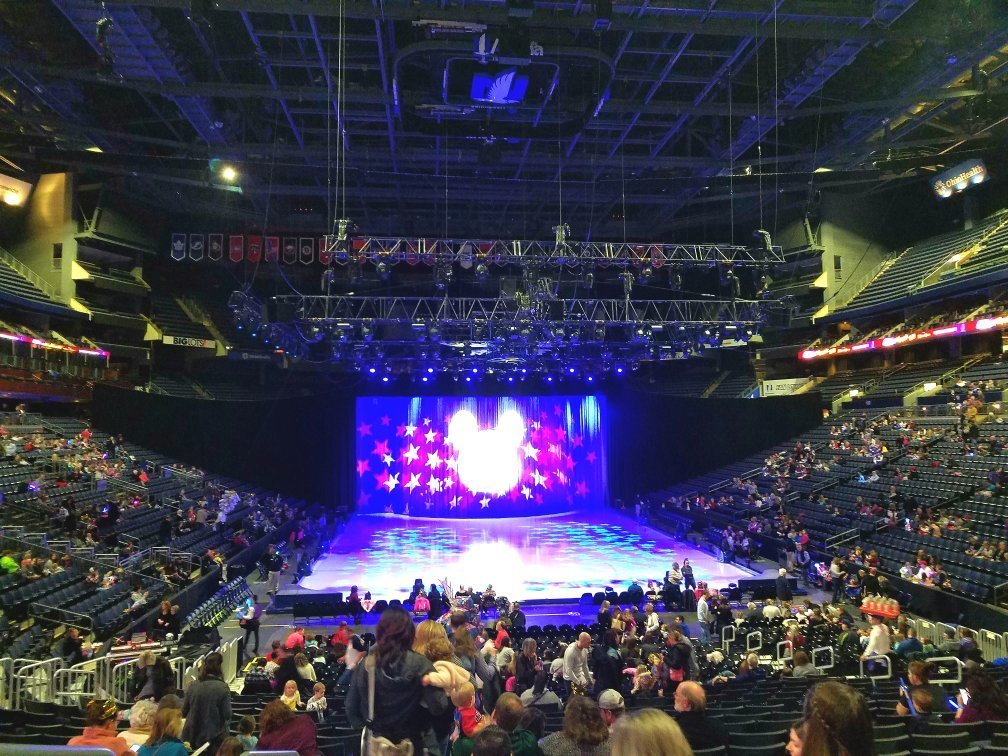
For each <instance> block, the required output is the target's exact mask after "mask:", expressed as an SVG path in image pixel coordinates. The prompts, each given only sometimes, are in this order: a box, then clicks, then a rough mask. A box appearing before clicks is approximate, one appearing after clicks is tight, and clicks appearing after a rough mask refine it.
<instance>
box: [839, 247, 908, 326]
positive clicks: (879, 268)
mask: <svg viewBox="0 0 1008 756" xmlns="http://www.w3.org/2000/svg"><path fill="white" fill-rule="evenodd" d="M909 249H910V248H909V247H907V248H906V249H905V250H903V252H906V251H907V250H909ZM903 252H901V253H900V254H896V253H895V252H890V253H889V254H887V255H886V256H885V257H884V258H883V259H882V261H881V262H879V264H878V265H876V266H875V267H873V268H871V269H870V270H869V271H868V272H867V273H865V274H863V275H862V276H861V277H860V278H851V279H847V281H846V282H845V283H844V284H842V285H841V286H840V288H839V289H838V290H837V291H836V293H835V294H833V298H832V299H831V300H830V302H829V304H831V305H832V306H833V308H832V309H833V312H836V311H837V310H840V309H842V308H844V307H846V306H847V305H848V304H850V302H851V301H852V300H853V299H854V298H855V297H856V296H857V295H858V294H860V293H861V292H862V291H864V290H865V289H866V288H868V284H870V283H871V282H872V281H873V280H875V278H876V276H878V275H879V274H881V273H882V272H883V271H884V270H885V268H886V267H887V266H889V265H892V264H893V263H894V262H896V260H898V259H899V258H900V256H901V255H902V254H903ZM852 283H853V284H854V285H853V286H851V284H852ZM845 289H846V290H847V291H848V292H853V293H851V294H849V295H848V296H846V297H841V296H840V292H841V291H844V290H845Z"/></svg>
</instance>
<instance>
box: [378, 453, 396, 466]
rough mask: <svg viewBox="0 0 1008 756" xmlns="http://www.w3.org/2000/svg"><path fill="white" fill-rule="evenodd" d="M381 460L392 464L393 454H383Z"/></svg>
mask: <svg viewBox="0 0 1008 756" xmlns="http://www.w3.org/2000/svg"><path fill="white" fill-rule="evenodd" d="M381 461H382V462H384V463H385V464H386V465H391V464H392V462H393V458H392V455H391V454H385V455H382V458H381Z"/></svg>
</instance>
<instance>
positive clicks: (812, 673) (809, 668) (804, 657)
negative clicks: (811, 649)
mask: <svg viewBox="0 0 1008 756" xmlns="http://www.w3.org/2000/svg"><path fill="white" fill-rule="evenodd" d="M792 661H793V664H794V666H793V667H792V669H791V675H792V677H818V676H819V675H821V674H822V670H820V669H818V668H817V667H816V666H815V665H814V664H812V661H811V659H809V655H808V654H806V653H805V652H804V651H796V652H795V654H794V658H793V660H792Z"/></svg>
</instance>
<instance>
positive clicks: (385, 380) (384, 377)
mask: <svg viewBox="0 0 1008 756" xmlns="http://www.w3.org/2000/svg"><path fill="white" fill-rule="evenodd" d="M381 380H382V383H388V376H387V375H383V376H382V379H381Z"/></svg>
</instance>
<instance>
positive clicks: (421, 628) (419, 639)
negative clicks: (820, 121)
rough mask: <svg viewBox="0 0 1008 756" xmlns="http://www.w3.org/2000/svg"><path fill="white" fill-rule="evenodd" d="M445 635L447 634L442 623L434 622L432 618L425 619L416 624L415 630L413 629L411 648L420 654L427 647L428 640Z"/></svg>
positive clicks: (444, 636)
mask: <svg viewBox="0 0 1008 756" xmlns="http://www.w3.org/2000/svg"><path fill="white" fill-rule="evenodd" d="M447 637H448V634H447V632H446V631H445V629H444V625H442V624H441V623H440V622H435V621H434V620H432V619H425V620H424V621H423V622H421V623H420V624H418V625H417V626H416V630H415V631H414V635H413V650H414V651H416V652H417V653H418V654H422V653H423V652H424V650H425V649H426V648H427V644H428V643H429V642H430V640H431V638H447Z"/></svg>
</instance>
